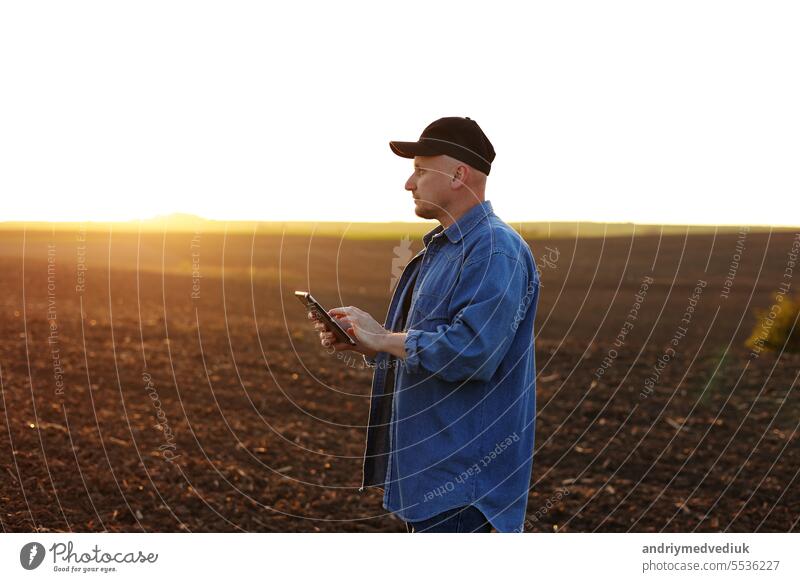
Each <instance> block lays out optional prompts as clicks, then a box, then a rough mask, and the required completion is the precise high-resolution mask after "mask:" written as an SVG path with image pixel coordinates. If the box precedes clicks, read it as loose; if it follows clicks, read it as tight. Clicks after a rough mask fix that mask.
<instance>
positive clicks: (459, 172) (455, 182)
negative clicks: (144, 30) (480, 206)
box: [450, 166, 469, 190]
mask: <svg viewBox="0 0 800 582" xmlns="http://www.w3.org/2000/svg"><path fill="white" fill-rule="evenodd" d="M468 171H469V170H467V169H466V168H465V167H464V166H456V169H455V170H454V171H453V175H452V177H451V178H450V187H451V188H452V189H453V190H458V189H459V188H461V187H462V186H463V185H464V182H465V181H466V179H467V172H468Z"/></svg>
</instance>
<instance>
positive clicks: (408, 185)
mask: <svg viewBox="0 0 800 582" xmlns="http://www.w3.org/2000/svg"><path fill="white" fill-rule="evenodd" d="M414 188H416V184H415V183H414V176H411V177H410V178H409V179H408V180H406V190H408V191H409V192H413V191H414Z"/></svg>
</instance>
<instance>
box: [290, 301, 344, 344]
mask: <svg viewBox="0 0 800 582" xmlns="http://www.w3.org/2000/svg"><path fill="white" fill-rule="evenodd" d="M294 296H295V297H297V298H298V299H299V300H300V302H301V303H302V304H303V305H305V307H306V311H311V312H313V313H315V314H316V315H317V317H318V318H319V319H320V321H322V323H324V324H325V326H326V327H327V328H328V330H329V331H332V332H333V335H334V336H335V337H336V339H337V340H339V342H340V343H345V344H349V345H351V346H354V345H356V342H355V340H353V338H351V337H350V336H349V335H347V332H346V331H345V330H344V328H343V327H342V326H341V325H339V322H338V321H336V320H335V319H334V318H333V317H331V316H330V315H328V312H327V311H326V310H325V309H324V308H323V307H322V305H320V304H319V303H318V302H317V300H316V299H314V298H313V297H312V296H311V293H308V292H307V291H295V292H294Z"/></svg>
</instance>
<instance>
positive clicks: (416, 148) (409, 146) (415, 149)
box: [389, 141, 440, 158]
mask: <svg viewBox="0 0 800 582" xmlns="http://www.w3.org/2000/svg"><path fill="white" fill-rule="evenodd" d="M389 147H390V148H392V151H393V152H394V153H395V154H397V155H398V156H400V157H401V158H413V157H414V156H438V155H439V154H440V152H439V151H437V150H436V148H435V147H432V146H431V144H426V143H421V142H418V141H390V142H389Z"/></svg>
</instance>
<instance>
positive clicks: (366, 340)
mask: <svg viewBox="0 0 800 582" xmlns="http://www.w3.org/2000/svg"><path fill="white" fill-rule="evenodd" d="M328 314H330V315H331V316H332V317H335V318H336V321H338V322H339V323H340V324H342V326H343V327H345V328H346V329H347V333H348V334H350V335H351V336H352V337H354V338H355V339H356V341H358V343H359V345H361V346H363V347H364V348H366V349H369V350H371V351H373V352H389V353H390V354H393V355H395V356H397V357H399V358H403V359H405V357H406V350H405V345H404V344H405V337H406V334H404V333H392V332H391V331H389V330H388V329H386V328H385V327H383V326H382V325H381V324H380V323H378V322H377V321H375V318H374V317H372V316H371V315H370V314H369V313H367V312H366V311H363V310H361V309H359V308H358V307H337V308H335V309H331V310H330V311H328Z"/></svg>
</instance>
